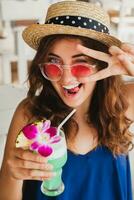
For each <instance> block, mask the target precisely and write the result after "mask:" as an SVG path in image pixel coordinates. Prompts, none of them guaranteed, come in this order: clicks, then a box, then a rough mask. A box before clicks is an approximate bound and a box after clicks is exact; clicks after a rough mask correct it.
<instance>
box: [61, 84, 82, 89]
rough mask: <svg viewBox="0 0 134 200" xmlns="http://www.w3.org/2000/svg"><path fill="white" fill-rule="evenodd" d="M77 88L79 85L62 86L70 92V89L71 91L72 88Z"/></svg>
mask: <svg viewBox="0 0 134 200" xmlns="http://www.w3.org/2000/svg"><path fill="white" fill-rule="evenodd" d="M78 86H79V83H77V84H74V85H66V86H63V88H65V89H67V90H70V89H73V88H75V87H78Z"/></svg>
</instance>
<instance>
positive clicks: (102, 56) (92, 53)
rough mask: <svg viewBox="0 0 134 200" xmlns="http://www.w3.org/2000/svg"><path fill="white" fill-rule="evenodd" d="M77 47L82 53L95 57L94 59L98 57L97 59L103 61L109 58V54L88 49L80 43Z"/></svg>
mask: <svg viewBox="0 0 134 200" xmlns="http://www.w3.org/2000/svg"><path fill="white" fill-rule="evenodd" d="M77 49H78V50H80V51H81V52H82V53H83V54H85V55H87V56H90V57H92V58H95V59H98V60H101V61H104V62H109V60H110V55H109V54H107V53H103V52H100V51H96V50H93V49H89V48H87V47H84V46H82V45H80V44H78V45H77Z"/></svg>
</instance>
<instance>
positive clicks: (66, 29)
mask: <svg viewBox="0 0 134 200" xmlns="http://www.w3.org/2000/svg"><path fill="white" fill-rule="evenodd" d="M57 34H58V35H60V34H61V35H76V36H83V37H87V38H91V39H94V40H97V41H99V42H101V43H103V44H105V45H106V46H108V47H110V46H112V45H115V46H118V47H120V46H121V41H120V40H119V39H117V38H116V37H114V36H112V35H109V34H107V33H103V32H98V31H95V30H90V29H86V28H79V27H72V26H63V25H59V24H33V25H30V26H28V27H27V28H25V30H24V31H23V34H22V37H23V39H24V41H25V42H26V43H27V44H28V45H29V46H30V47H31V48H33V49H35V50H37V49H38V47H39V44H40V41H41V39H42V38H44V37H46V36H50V35H57Z"/></svg>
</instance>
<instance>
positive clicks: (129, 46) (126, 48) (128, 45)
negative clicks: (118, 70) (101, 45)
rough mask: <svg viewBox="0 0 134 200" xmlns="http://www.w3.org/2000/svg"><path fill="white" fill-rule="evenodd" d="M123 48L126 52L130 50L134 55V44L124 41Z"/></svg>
mask: <svg viewBox="0 0 134 200" xmlns="http://www.w3.org/2000/svg"><path fill="white" fill-rule="evenodd" d="M121 49H122V50H123V51H125V52H128V53H130V54H132V55H133V56H134V45H131V44H128V43H123V44H122V46H121Z"/></svg>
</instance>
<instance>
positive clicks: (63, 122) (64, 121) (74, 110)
mask: <svg viewBox="0 0 134 200" xmlns="http://www.w3.org/2000/svg"><path fill="white" fill-rule="evenodd" d="M75 112H76V109H73V110H72V112H71V113H70V114H69V115H67V116H66V118H65V119H64V120H63V121H62V122H61V123H60V124H59V126H58V128H57V135H59V133H60V129H61V127H62V126H63V124H65V123H66V121H67V120H68V119H69V118H70V117H71V116H72V115H73V114H74V113H75Z"/></svg>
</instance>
